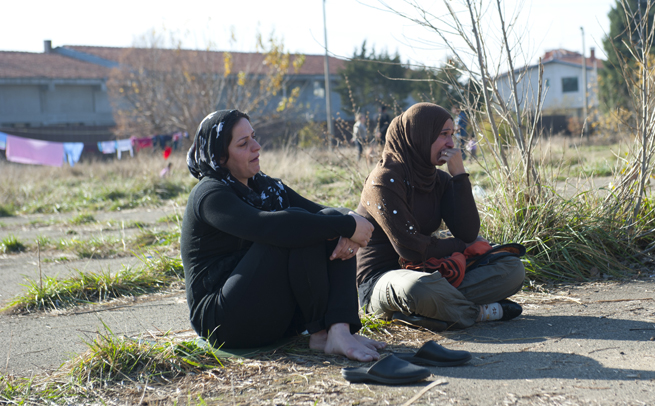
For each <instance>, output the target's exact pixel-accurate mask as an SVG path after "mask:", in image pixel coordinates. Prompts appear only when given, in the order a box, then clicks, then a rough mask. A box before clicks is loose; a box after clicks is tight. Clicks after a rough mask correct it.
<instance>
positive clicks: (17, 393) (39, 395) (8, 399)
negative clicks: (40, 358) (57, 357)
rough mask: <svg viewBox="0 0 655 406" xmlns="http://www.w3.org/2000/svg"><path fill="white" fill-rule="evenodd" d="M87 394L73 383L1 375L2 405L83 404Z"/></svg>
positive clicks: (0, 392)
mask: <svg viewBox="0 0 655 406" xmlns="http://www.w3.org/2000/svg"><path fill="white" fill-rule="evenodd" d="M86 393H87V391H86V390H84V388H80V387H79V386H78V385H75V384H74V383H72V382H60V381H56V380H53V379H48V378H42V377H31V378H22V377H16V376H12V375H2V374H0V403H1V404H7V405H9V404H11V405H45V404H81V403H82V402H83V401H84V400H85V399H86V396H85V394H86Z"/></svg>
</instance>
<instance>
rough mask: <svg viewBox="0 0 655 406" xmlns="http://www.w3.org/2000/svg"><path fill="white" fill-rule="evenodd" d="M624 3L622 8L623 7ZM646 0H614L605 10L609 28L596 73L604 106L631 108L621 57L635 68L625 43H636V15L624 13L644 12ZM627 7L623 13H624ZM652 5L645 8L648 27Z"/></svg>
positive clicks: (637, 38) (653, 11) (633, 60)
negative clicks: (602, 63) (602, 60)
mask: <svg viewBox="0 0 655 406" xmlns="http://www.w3.org/2000/svg"><path fill="white" fill-rule="evenodd" d="M624 5H625V8H624ZM647 5H648V0H627V1H624V2H620V1H618V0H617V1H616V3H615V5H614V7H613V8H612V9H611V10H610V12H609V13H608V15H607V16H608V17H609V20H610V30H609V34H608V35H607V37H605V38H604V39H603V48H605V53H606V54H607V63H605V67H604V69H602V70H601V71H600V72H599V74H600V83H599V88H600V98H601V101H602V102H603V103H602V104H603V106H604V107H605V108H606V109H608V110H614V109H616V108H619V107H620V108H624V109H627V110H633V109H634V107H635V106H633V105H632V103H631V101H630V100H631V98H630V94H629V90H628V84H627V82H626V80H625V78H624V77H623V72H622V67H621V64H622V61H630V63H629V64H630V66H631V67H632V68H633V69H635V70H636V69H637V66H636V62H635V58H633V57H632V55H631V54H630V50H629V44H631V43H634V44H638V43H639V41H640V40H639V37H638V34H637V33H638V30H637V29H636V24H637V23H638V21H637V20H638V19H632V18H630V20H629V17H627V16H628V15H636V16H638V15H639V13H640V12H641V13H646V10H647ZM626 11H627V13H626ZM654 14H655V9H654V8H650V9H649V11H648V30H650V28H651V27H652V26H653V15H654Z"/></svg>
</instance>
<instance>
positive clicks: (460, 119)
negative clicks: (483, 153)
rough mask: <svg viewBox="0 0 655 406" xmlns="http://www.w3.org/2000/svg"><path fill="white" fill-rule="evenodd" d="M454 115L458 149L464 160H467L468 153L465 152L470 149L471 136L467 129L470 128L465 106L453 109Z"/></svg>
mask: <svg viewBox="0 0 655 406" xmlns="http://www.w3.org/2000/svg"><path fill="white" fill-rule="evenodd" d="M452 112H453V115H454V116H455V137H456V138H457V147H459V148H460V149H461V150H462V159H463V160H466V153H465V152H464V151H465V150H467V149H468V148H469V134H468V131H467V129H466V127H467V126H468V117H467V116H466V111H465V110H464V106H455V107H453V108H452Z"/></svg>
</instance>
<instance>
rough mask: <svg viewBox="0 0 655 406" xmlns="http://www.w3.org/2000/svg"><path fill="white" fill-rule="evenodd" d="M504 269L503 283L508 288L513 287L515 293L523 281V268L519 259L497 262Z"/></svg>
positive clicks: (507, 258) (512, 258)
mask: <svg viewBox="0 0 655 406" xmlns="http://www.w3.org/2000/svg"><path fill="white" fill-rule="evenodd" d="M497 263H498V264H499V265H501V266H502V267H503V268H504V269H505V277H504V281H505V282H506V283H507V285H509V286H515V287H516V289H517V291H518V290H519V289H521V286H523V282H524V281H525V267H524V266H523V262H521V259H520V258H517V257H505V258H502V259H500V260H498V262H497Z"/></svg>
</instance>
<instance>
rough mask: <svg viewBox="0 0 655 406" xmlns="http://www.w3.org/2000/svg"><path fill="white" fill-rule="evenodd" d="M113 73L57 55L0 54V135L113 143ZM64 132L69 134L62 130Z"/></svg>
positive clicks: (49, 50) (47, 43) (47, 46)
mask: <svg viewBox="0 0 655 406" xmlns="http://www.w3.org/2000/svg"><path fill="white" fill-rule="evenodd" d="M108 74H109V69H108V68H106V67H103V66H100V65H97V64H94V63H90V62H84V61H81V60H76V59H72V58H69V57H66V56H63V55H61V54H58V53H56V52H53V49H52V48H51V47H50V41H45V49H44V52H43V53H30V52H0V132H6V133H11V134H13V135H19V136H25V137H27V138H34V139H43V140H46V141H60V142H84V141H85V140H88V139H89V138H93V139H94V140H96V141H103V140H106V139H111V137H112V133H111V131H110V128H111V127H112V126H113V125H114V119H113V117H112V109H111V105H110V103H109V98H108V97H107V87H106V80H107V77H108ZM64 129H65V130H64Z"/></svg>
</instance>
